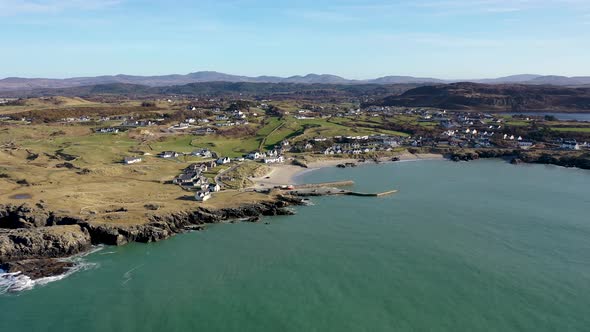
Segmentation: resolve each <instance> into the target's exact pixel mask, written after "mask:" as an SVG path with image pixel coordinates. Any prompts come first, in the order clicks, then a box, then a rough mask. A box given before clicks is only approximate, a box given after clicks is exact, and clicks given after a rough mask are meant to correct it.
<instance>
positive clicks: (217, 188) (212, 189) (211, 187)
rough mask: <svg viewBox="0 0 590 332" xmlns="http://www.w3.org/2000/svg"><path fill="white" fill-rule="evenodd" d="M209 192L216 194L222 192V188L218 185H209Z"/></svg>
mask: <svg viewBox="0 0 590 332" xmlns="http://www.w3.org/2000/svg"><path fill="white" fill-rule="evenodd" d="M209 191H210V192H214V193H216V192H219V191H221V187H220V186H219V185H218V184H217V183H210V184H209Z"/></svg>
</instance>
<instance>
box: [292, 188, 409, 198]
mask: <svg viewBox="0 0 590 332" xmlns="http://www.w3.org/2000/svg"><path fill="white" fill-rule="evenodd" d="M397 192H398V191H397V190H388V191H384V192H380V193H363V192H358V191H352V190H344V189H340V188H336V187H310V188H296V189H293V190H291V191H289V192H288V194H289V195H292V196H298V197H311V196H359V197H385V196H389V195H393V194H396V193H397Z"/></svg>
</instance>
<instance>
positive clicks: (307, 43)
mask: <svg viewBox="0 0 590 332" xmlns="http://www.w3.org/2000/svg"><path fill="white" fill-rule="evenodd" d="M589 27H590V2H589V1H586V0H536V1H532V0H512V1H509V0H476V1H468V0H425V1H398V2H396V3H393V4H392V3H390V1H384V0H372V1H360V0H345V1H331V0H324V1H322V0H319V1H318V0H316V1H311V0H303V1H298V2H297V3H296V4H292V3H282V2H281V3H276V2H274V1H270V0H232V1H210V0H199V1H196V2H195V1H185V0H180V1H175V2H174V3H173V4H170V3H167V2H164V1H161V0H152V1H149V2H140V1H137V0H105V1H99V0H87V1H80V0H34V1H33V0H0V31H1V32H0V38H2V40H3V43H2V46H0V50H1V51H2V54H3V60H4V61H2V63H0V77H42V78H69V77H88V76H102V75H116V74H119V73H122V74H126V75H141V76H151V75H168V74H173V73H178V74H182V73H187V72H192V71H196V70H191V68H197V69H198V70H199V71H219V72H224V73H230V74H234V75H244V76H260V75H269V76H281V77H289V76H293V75H305V74H306V73H329V74H332V75H338V76H341V77H346V78H349V79H369V78H376V77H382V76H388V75H395V76H414V77H434V78H441V79H449V80H460V79H482V78H495V77H503V76H510V75H515V74H520V73H533V74H539V75H561V76H590V66H588V64H587V54H590V43H584V42H583V41H584V40H586V41H587V40H590V29H589ZM187 68H188V69H187Z"/></svg>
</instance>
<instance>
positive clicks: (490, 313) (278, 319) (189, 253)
mask: <svg viewBox="0 0 590 332" xmlns="http://www.w3.org/2000/svg"><path fill="white" fill-rule="evenodd" d="M342 179H352V180H355V181H356V185H355V189H358V190H359V191H365V192H377V191H385V190H390V189H399V190H400V191H399V193H398V194H396V195H394V196H389V197H384V198H364V197H322V198H315V199H313V202H314V205H313V206H307V207H298V208H296V210H297V215H296V216H290V217H272V218H264V219H263V222H260V223H257V224H250V223H239V224H222V225H215V226H212V227H209V228H208V229H207V230H206V231H203V232H193V233H187V234H183V235H179V236H177V237H175V238H173V239H171V240H168V241H163V242H159V243H155V244H147V245H144V244H132V245H128V246H124V247H120V248H114V247H104V248H102V249H101V250H99V251H97V252H95V253H92V254H90V255H88V256H86V257H84V258H83V260H84V262H86V264H87V268H85V269H82V270H81V271H78V272H76V273H74V274H72V275H69V276H67V277H66V278H64V279H62V280H59V281H55V282H51V283H47V284H45V285H37V286H35V287H34V288H33V289H32V290H28V291H23V292H19V293H15V294H8V293H7V294H3V295H0V324H1V325H0V326H1V328H0V330H2V331H84V332H91V331H144V332H147V331H183V332H184V331H197V330H198V331H257V332H262V331H453V332H456V331H470V332H473V331H503V332H507V331H535V332H542V331H560V332H563V331H589V330H590V314H589V313H590V217H589V215H590V172H589V171H583V170H577V169H565V168H560V167H555V166H544V165H520V166H513V165H509V164H508V163H505V162H503V161H497V160H496V161H490V160H487V161H477V162H471V163H452V162H447V161H420V162H402V163H395V164H382V165H373V166H363V167H358V168H350V169H337V168H330V169H321V170H317V171H314V172H309V173H306V174H305V175H303V176H302V178H301V179H300V181H306V182H316V181H332V180H342Z"/></svg>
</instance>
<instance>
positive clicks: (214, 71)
mask: <svg viewBox="0 0 590 332" xmlns="http://www.w3.org/2000/svg"><path fill="white" fill-rule="evenodd" d="M200 72H211V73H219V74H227V75H233V76H244V77H253V78H256V77H280V78H290V77H296V76H301V77H303V76H306V75H334V76H339V77H341V78H344V79H347V80H358V81H368V80H374V79H378V78H382V77H389V76H393V77H395V76H399V77H413V78H432V79H438V80H443V81H461V80H466V81H468V80H486V79H497V78H504V77H512V76H521V75H538V76H565V77H588V76H590V75H574V76H567V75H557V74H552V73H550V74H537V73H520V74H519V73H516V74H508V75H502V76H489V77H458V78H448V77H437V76H433V75H425V76H421V75H420V76H419V75H398V74H382V75H378V76H374V77H362V78H351V77H346V76H343V75H338V74H334V73H312V72H306V73H299V74H293V75H271V74H264V73H263V74H253V75H247V74H239V73H231V72H225V71H219V70H195V71H189V72H186V73H163V74H129V73H116V74H97V75H80V76H64V77H42V76H5V77H2V76H0V80H3V79H9V78H22V79H57V80H60V79H71V78H83V77H103V76H119V75H125V76H138V77H152V76H153V77H156V76H169V75H190V74H194V73H200Z"/></svg>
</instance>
